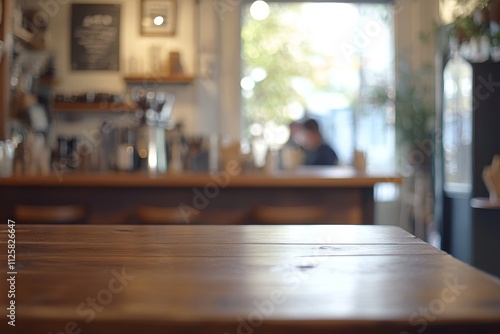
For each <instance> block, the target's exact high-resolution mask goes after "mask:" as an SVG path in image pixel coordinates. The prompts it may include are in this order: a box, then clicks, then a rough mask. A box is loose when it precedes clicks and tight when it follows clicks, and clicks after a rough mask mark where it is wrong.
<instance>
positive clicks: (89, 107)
mask: <svg viewBox="0 0 500 334" xmlns="http://www.w3.org/2000/svg"><path fill="white" fill-rule="evenodd" d="M53 110H54V112H79V113H99V112H135V111H136V110H137V106H136V105H135V104H133V103H123V102H92V103H87V102H54V105H53Z"/></svg>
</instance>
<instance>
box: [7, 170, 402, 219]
mask: <svg viewBox="0 0 500 334" xmlns="http://www.w3.org/2000/svg"><path fill="white" fill-rule="evenodd" d="M381 182H390V183H402V182H403V179H402V178H401V177H400V176H397V175H391V174H372V173H360V172H356V171H355V170H353V169H350V168H339V167H336V168H304V169H299V170H296V171H287V172H284V171H279V172H275V173H272V174H265V173H242V174H239V173H238V171H237V170H232V169H231V168H230V166H228V168H226V169H225V170H224V171H221V172H218V173H193V172H185V173H178V174H174V173H167V174H156V175H155V174H147V173H93V174H77V173H64V174H52V175H47V176H13V177H10V178H4V179H0V195H1V197H2V199H5V200H3V201H2V203H0V209H1V210H0V211H1V212H4V213H8V214H10V218H12V217H13V216H12V215H13V214H14V208H15V207H16V206H17V205H35V206H36V205H40V206H50V205H83V206H85V209H86V210H87V211H88V215H87V218H86V222H87V223H91V224H120V223H127V222H132V221H134V220H135V221H136V220H137V217H134V213H135V212H136V211H137V208H138V207H144V206H147V207H152V208H180V207H183V208H185V209H187V210H192V211H191V212H194V211H196V212H201V211H203V212H205V213H216V212H218V213H221V212H225V213H228V212H232V213H238V212H240V213H244V212H246V213H251V212H252V211H253V210H254V208H256V207H263V206H264V207H273V208H274V207H281V208H284V209H286V208H287V207H289V208H293V207H295V208H300V207H303V208H306V209H307V208H311V207H316V208H318V207H319V208H325V209H326V210H328V211H329V212H328V214H327V218H326V219H325V221H324V222H325V223H335V224H336V223H343V224H346V223H347V224H372V223H373V187H374V185H375V184H377V183H381ZM2 218H9V217H2ZM213 218H214V217H213V216H211V218H210V220H213ZM215 218H217V217H215ZM244 220H245V223H249V222H251V220H252V218H251V217H250V216H248V215H247V216H246V218H245V219H244ZM202 223H210V222H207V221H206V219H205V221H203V222H202ZM228 223H229V224H231V222H228Z"/></svg>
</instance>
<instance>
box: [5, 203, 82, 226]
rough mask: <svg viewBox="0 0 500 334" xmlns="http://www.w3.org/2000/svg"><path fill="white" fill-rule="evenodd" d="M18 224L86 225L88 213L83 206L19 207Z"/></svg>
mask: <svg viewBox="0 0 500 334" xmlns="http://www.w3.org/2000/svg"><path fill="white" fill-rule="evenodd" d="M14 217H15V219H16V222H19V223H28V224H75V223H84V222H85V219H86V217H87V212H86V210H85V208H84V207H83V206H82V205H17V206H16V207H15V208H14Z"/></svg>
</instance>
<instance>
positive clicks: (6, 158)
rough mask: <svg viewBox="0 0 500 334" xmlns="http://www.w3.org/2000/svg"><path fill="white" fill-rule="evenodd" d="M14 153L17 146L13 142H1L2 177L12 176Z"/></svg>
mask: <svg viewBox="0 0 500 334" xmlns="http://www.w3.org/2000/svg"><path fill="white" fill-rule="evenodd" d="M14 151H15V146H14V143H13V142H12V141H10V140H6V141H0V177H9V176H12V171H13V166H14Z"/></svg>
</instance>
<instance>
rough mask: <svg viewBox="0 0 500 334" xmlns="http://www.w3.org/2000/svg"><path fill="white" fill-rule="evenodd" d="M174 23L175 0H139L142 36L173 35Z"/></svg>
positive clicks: (175, 22)
mask: <svg viewBox="0 0 500 334" xmlns="http://www.w3.org/2000/svg"><path fill="white" fill-rule="evenodd" d="M176 24H177V1H176V0H141V35H142V36H173V35H175V28H176Z"/></svg>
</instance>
